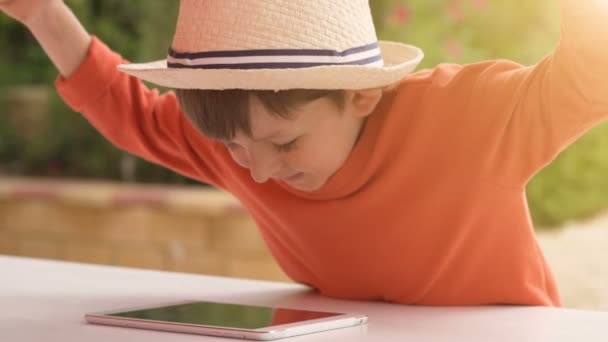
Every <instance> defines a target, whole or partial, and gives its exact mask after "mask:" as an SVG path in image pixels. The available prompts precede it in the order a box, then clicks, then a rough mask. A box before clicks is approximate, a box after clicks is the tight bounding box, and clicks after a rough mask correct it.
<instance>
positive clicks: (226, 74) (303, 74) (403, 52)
mask: <svg viewBox="0 0 608 342" xmlns="http://www.w3.org/2000/svg"><path fill="white" fill-rule="evenodd" d="M379 46H380V50H381V53H382V58H383V60H384V66H382V67H378V66H361V65H340V66H335V65H331V66H318V67H310V68H293V69H253V70H252V69H248V70H237V69H173V68H167V62H166V60H160V61H156V62H150V63H131V64H121V65H119V66H118V69H119V70H120V71H122V72H124V73H126V74H128V75H131V76H135V77H137V78H140V79H142V80H145V81H148V82H151V83H154V84H156V85H160V86H163V87H170V88H178V89H217V90H220V89H250V90H254V89H255V90H286V89H368V88H376V87H383V86H387V85H390V84H394V83H397V82H399V81H400V80H401V79H403V78H404V77H405V76H406V75H407V74H409V73H411V72H412V71H413V70H414V69H415V68H416V66H418V64H420V62H421V61H422V58H423V57H424V53H423V52H422V50H421V49H420V48H418V47H415V46H412V45H407V44H402V43H397V42H387V41H380V42H379Z"/></svg>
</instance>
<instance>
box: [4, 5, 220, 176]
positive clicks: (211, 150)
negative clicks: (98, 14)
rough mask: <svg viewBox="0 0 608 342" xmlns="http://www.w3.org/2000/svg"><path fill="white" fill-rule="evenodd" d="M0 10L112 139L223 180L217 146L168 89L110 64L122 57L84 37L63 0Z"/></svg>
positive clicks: (62, 90)
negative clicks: (23, 29)
mask: <svg viewBox="0 0 608 342" xmlns="http://www.w3.org/2000/svg"><path fill="white" fill-rule="evenodd" d="M43 4H44V6H45V7H44V10H41V11H39V13H38V14H36V15H35V14H33V13H32V9H33V8H34V7H32V6H43ZM0 9H2V10H3V11H5V12H6V13H7V14H9V15H11V16H13V17H15V18H16V19H17V20H19V21H21V22H23V23H24V24H25V25H26V26H27V27H28V28H29V29H30V30H31V32H32V33H33V34H34V36H35V37H36V38H37V39H38V41H39V43H40V45H41V46H42V47H43V48H44V50H45V52H46V53H47V54H48V55H49V57H50V59H51V60H52V61H53V63H54V64H55V66H56V67H57V69H58V70H59V71H60V73H61V76H60V77H59V78H58V79H57V81H56V87H57V90H58V91H59V94H60V95H61V96H62V98H63V99H64V101H65V102H66V103H67V104H68V105H69V106H70V107H71V108H72V109H74V110H75V111H78V112H81V113H82V114H83V115H84V116H85V117H86V118H87V120H89V122H91V124H92V125H93V126H95V128H96V129H97V130H98V131H100V132H101V133H102V134H103V135H104V136H105V137H106V138H107V139H108V140H110V141H111V142H112V143H113V144H115V145H116V146H118V147H120V148H122V149H124V150H126V151H129V152H131V153H133V154H136V155H138V156H140V157H142V158H144V159H147V160H149V161H152V162H155V163H158V164H161V165H163V166H166V167H168V168H171V169H173V170H174V171H177V172H179V173H181V174H184V175H186V176H189V177H192V178H196V179H198V180H201V181H204V182H208V183H212V184H215V185H218V186H223V184H222V182H221V180H220V179H219V177H218V175H221V174H222V173H221V172H219V171H218V170H216V168H219V167H220V166H219V165H221V164H223V163H224V162H225V158H222V157H223V156H224V157H225V153H216V152H217V149H218V148H219V145H217V144H215V143H213V142H211V141H209V140H208V139H205V138H204V137H203V136H202V135H201V134H200V133H198V132H197V131H196V130H195V129H194V128H193V127H192V126H191V125H190V124H189V122H187V120H185V119H184V116H183V115H182V113H181V111H180V108H179V104H178V101H177V99H176V98H175V95H174V94H173V93H167V94H164V95H160V94H159V93H158V91H156V90H152V91H151V90H149V89H147V88H146V87H145V86H144V85H143V83H142V82H141V81H140V80H139V79H136V78H134V77H130V76H127V75H125V74H123V73H121V72H120V71H118V70H117V69H116V66H117V65H118V64H121V63H125V62H126V61H125V60H124V59H122V58H121V57H120V56H119V55H118V54H116V53H114V52H113V51H111V50H110V49H109V48H108V47H107V46H105V45H104V44H103V43H101V42H100V41H99V40H98V39H96V38H91V36H90V35H89V34H88V33H87V31H86V30H85V29H84V28H83V27H82V25H81V23H80V22H79V21H78V19H77V18H76V17H75V16H74V14H73V13H72V11H71V10H70V9H69V8H68V7H67V6H66V5H65V4H64V3H63V1H61V0H12V1H11V2H9V3H6V2H4V3H3V2H1V0H0ZM203 157H204V159H203ZM214 159H218V160H217V161H216V160H214ZM219 159H222V160H219Z"/></svg>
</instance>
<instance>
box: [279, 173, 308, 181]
mask: <svg viewBox="0 0 608 342" xmlns="http://www.w3.org/2000/svg"><path fill="white" fill-rule="evenodd" d="M303 175H304V174H303V173H302V172H298V173H295V174H293V175H291V176H289V177H282V178H281V180H283V181H284V182H295V181H298V180H300V179H301V178H302V176H303Z"/></svg>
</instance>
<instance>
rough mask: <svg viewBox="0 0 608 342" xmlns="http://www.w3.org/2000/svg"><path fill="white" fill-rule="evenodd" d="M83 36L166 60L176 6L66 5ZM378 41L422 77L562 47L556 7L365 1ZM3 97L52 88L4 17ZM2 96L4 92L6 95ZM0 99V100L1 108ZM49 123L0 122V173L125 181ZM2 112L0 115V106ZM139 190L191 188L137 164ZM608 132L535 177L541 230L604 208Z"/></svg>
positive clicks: (95, 142)
mask: <svg viewBox="0 0 608 342" xmlns="http://www.w3.org/2000/svg"><path fill="white" fill-rule="evenodd" d="M66 3H67V4H68V5H69V6H70V7H71V8H72V9H73V10H74V12H75V13H76V15H77V16H78V18H79V19H80V20H81V21H82V22H83V24H84V25H85V27H86V28H87V29H88V30H89V31H90V32H91V33H93V34H95V35H97V36H99V37H100V38H101V39H102V40H103V41H104V42H106V43H107V44H108V45H109V46H111V47H112V48H113V49H115V50H116V51H118V52H119V53H121V54H122V55H123V56H124V57H125V58H127V59H129V60H132V61H149V60H156V59H160V58H163V57H164V55H165V54H166V51H167V48H168V47H169V45H170V42H171V37H172V35H173V30H174V26H173V25H174V23H175V18H176V16H177V5H178V1H177V0H171V1H143V0H139V1H120V0H66ZM370 6H371V7H372V11H373V13H374V20H375V25H376V28H377V31H378V36H379V37H380V38H381V39H385V40H395V41H402V42H406V43H409V44H414V45H417V46H419V47H421V48H422V49H423V50H424V51H425V56H426V57H425V60H424V61H423V63H422V65H421V68H428V67H433V66H435V65H437V64H438V63H443V62H450V63H469V62H474V61H478V60H483V59H495V58H505V59H511V60H515V61H517V62H520V63H522V64H533V63H535V62H536V61H538V60H539V59H540V58H542V57H543V56H544V55H546V54H548V53H550V52H551V51H552V49H553V48H554V47H555V45H556V43H557V41H558V39H559V11H558V9H557V2H556V1H551V0H537V1H529V2H524V1H517V2H510V1H498V0H370ZM0 51H1V53H0V89H2V90H6V89H9V88H11V87H14V86H17V85H23V84H42V85H48V86H52V82H53V80H54V78H55V77H56V71H55V70H54V69H53V67H52V65H51V64H50V62H49V61H48V59H47V58H46V56H45V55H44V52H43V51H42V50H41V49H40V47H39V46H38V45H37V43H36V42H35V40H34V39H33V37H32V36H31V35H30V34H29V33H28V32H27V30H25V29H24V28H23V27H22V26H21V25H20V24H18V23H16V22H14V21H13V20H11V19H9V18H8V17H6V16H2V15H0ZM3 93H4V91H3ZM1 100H2V97H0V101H1ZM50 102H51V106H50V107H51V110H50V113H49V117H50V123H49V127H48V128H47V130H46V131H44V132H43V133H42V134H41V136H40V137H39V139H37V140H35V141H33V142H31V141H30V142H29V143H27V144H26V145H24V143H23V141H19V138H18V135H17V134H15V132H14V130H13V129H11V125H10V123H9V122H8V120H7V118H6V117H5V115H0V172H9V173H18V174H27V175H53V176H58V177H66V176H69V177H100V178H111V179H125V178H126V177H125V174H124V170H121V166H120V165H121V164H124V161H125V158H131V157H128V156H126V155H125V153H124V152H121V151H119V150H117V149H116V148H114V147H112V146H111V145H110V144H108V143H107V142H106V141H105V140H104V139H103V138H102V137H100V136H99V134H97V133H96V132H95V131H94V130H93V129H92V128H91V126H90V125H89V124H88V123H87V122H86V121H85V120H84V119H82V117H80V115H78V114H76V113H73V112H71V111H70V110H69V109H68V108H67V107H66V106H65V105H64V104H63V103H62V102H61V100H60V99H59V98H57V96H56V95H54V92H53V95H52V96H51V101H50ZM0 108H5V106H4V105H2V106H1V107H0ZM136 165H137V168H136V170H137V172H136V175H135V180H137V181H140V182H181V183H183V182H192V181H190V180H187V179H185V178H183V177H181V176H178V175H176V174H174V173H172V172H170V171H168V170H165V169H162V168H159V167H157V166H154V165H151V164H149V163H147V162H145V161H142V160H137V161H136ZM606 174H608V125H606V124H604V125H600V126H598V127H596V128H594V129H593V130H592V131H590V132H589V133H588V134H586V135H585V136H584V137H583V138H582V139H580V140H579V141H578V142H577V143H576V144H574V145H573V146H572V147H570V148H569V149H568V150H567V151H565V152H564V153H562V154H561V155H560V156H559V157H558V158H557V160H556V161H555V162H554V163H552V164H551V165H550V166H548V167H547V168H545V169H544V170H543V171H541V172H540V173H539V174H538V175H537V176H536V177H535V178H534V179H533V180H532V182H531V184H530V185H529V187H528V200H529V204H530V207H531V211H532V216H533V220H534V221H535V223H536V224H537V225H540V226H552V225H558V224H560V223H562V222H564V221H566V220H570V219H575V218H580V217H584V216H588V215H592V214H594V213H597V212H598V211H600V210H603V209H605V208H606V207H608V196H607V195H606V194H607V193H608V177H605V176H604V175H606Z"/></svg>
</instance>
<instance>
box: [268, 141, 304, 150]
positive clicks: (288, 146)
mask: <svg viewBox="0 0 608 342" xmlns="http://www.w3.org/2000/svg"><path fill="white" fill-rule="evenodd" d="M296 140H298V139H293V140H292V141H290V142H288V143H286V144H280V145H279V144H273V145H274V148H275V149H276V150H277V151H279V152H289V151H291V150H293V149H294V147H295V145H296Z"/></svg>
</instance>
